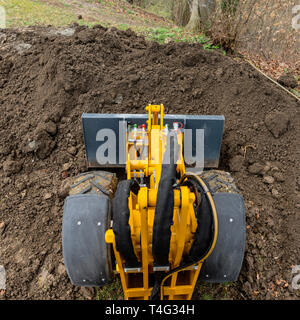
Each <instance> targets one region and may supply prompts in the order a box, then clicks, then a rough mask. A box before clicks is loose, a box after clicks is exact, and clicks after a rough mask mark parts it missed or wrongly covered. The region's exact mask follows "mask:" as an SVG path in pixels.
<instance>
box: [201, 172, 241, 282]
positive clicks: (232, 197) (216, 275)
mask: <svg viewBox="0 0 300 320" xmlns="http://www.w3.org/2000/svg"><path fill="white" fill-rule="evenodd" d="M200 177H201V178H203V180H205V181H206V183H207V185H208V187H209V189H210V190H211V193H212V196H213V199H214V202H215V206H216V209H217V214H218V224H219V227H218V239H217V242H216V246H215V248H214V250H213V252H212V254H211V255H210V256H209V257H208V258H207V259H206V260H205V261H204V264H203V267H202V268H201V271H200V274H199V280H200V281H203V282H210V283H222V282H232V281H236V280H237V279H238V275H239V273H240V270H241V267H242V263H243V258H244V252H245V243H246V217H245V207H244V200H243V197H242V195H241V194H240V192H239V190H238V188H237V187H236V185H235V184H234V179H233V177H232V176H231V174H230V173H228V172H225V171H220V170H210V171H205V172H203V173H202V174H201V175H200Z"/></svg>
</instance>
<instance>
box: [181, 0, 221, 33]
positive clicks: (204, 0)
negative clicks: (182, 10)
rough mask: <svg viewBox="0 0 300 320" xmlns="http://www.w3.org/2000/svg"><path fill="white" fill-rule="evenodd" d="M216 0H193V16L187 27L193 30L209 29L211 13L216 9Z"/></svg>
mask: <svg viewBox="0 0 300 320" xmlns="http://www.w3.org/2000/svg"><path fill="white" fill-rule="evenodd" d="M215 7H216V0H193V3H192V8H191V18H190V21H189V23H188V24H187V26H186V27H187V29H189V30H191V31H200V30H201V31H207V29H208V28H209V27H210V22H211V15H212V13H213V12H214V11H215Z"/></svg>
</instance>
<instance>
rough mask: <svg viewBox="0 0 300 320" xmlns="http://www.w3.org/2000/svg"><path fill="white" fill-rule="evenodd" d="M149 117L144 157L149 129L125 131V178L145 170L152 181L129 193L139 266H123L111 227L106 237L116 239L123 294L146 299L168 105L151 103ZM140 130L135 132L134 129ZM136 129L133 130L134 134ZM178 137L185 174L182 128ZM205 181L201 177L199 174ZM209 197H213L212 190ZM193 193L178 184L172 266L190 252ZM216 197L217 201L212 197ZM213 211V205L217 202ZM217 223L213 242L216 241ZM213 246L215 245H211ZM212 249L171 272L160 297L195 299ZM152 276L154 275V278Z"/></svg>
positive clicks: (180, 169)
mask: <svg viewBox="0 0 300 320" xmlns="http://www.w3.org/2000/svg"><path fill="white" fill-rule="evenodd" d="M146 111H148V120H147V130H146V134H147V136H146V138H147V147H148V154H147V156H146V157H144V158H141V155H139V154H138V151H137V150H141V149H142V147H143V139H146V138H145V133H143V134H141V133H139V131H138V132H137V136H136V137H135V138H136V141H137V142H134V141H133V140H132V139H130V135H131V133H128V134H127V146H126V150H127V163H126V170H127V178H128V179H131V178H134V177H137V178H139V177H140V174H141V172H142V174H143V178H144V179H146V178H147V179H149V185H148V186H149V187H147V186H143V187H141V188H140V190H139V192H138V195H137V196H136V195H134V194H133V193H130V196H129V199H128V206H129V209H130V218H129V225H130V229H131V238H132V243H133V246H134V251H135V254H136V256H137V258H138V260H139V261H140V262H141V271H140V272H138V271H136V272H134V273H131V272H125V269H124V262H125V261H124V259H123V258H122V257H121V255H120V254H119V252H118V251H117V250H116V243H115V235H114V233H113V230H112V229H109V230H107V232H106V234H105V241H106V242H107V243H110V244H112V246H113V250H114V254H115V258H116V271H117V272H118V273H119V274H120V278H121V283H122V287H123V291H124V298H125V299H145V300H148V299H149V297H150V294H151V291H152V287H151V286H150V275H151V274H153V261H154V259H153V256H152V235H153V222H154V215H155V207H156V201H157V198H158V197H159V194H157V189H158V185H159V181H160V177H161V170H162V160H163V154H164V151H165V148H166V138H165V136H164V134H163V131H164V129H165V127H164V125H163V118H164V106H163V105H148V106H147V107H146ZM135 133H136V132H135ZM135 133H134V134H135ZM177 140H178V144H179V146H180V148H179V154H178V161H177V171H178V173H180V176H181V177H182V178H181V179H184V178H186V177H187V174H186V170H185V165H184V159H183V155H182V150H183V133H182V132H181V131H178V132H177ZM198 180H199V182H200V183H201V184H202V183H203V181H202V180H201V179H200V178H198ZM208 196H209V197H210V200H212V198H211V195H210V193H209V192H208ZM195 199H196V197H195V194H194V193H193V192H191V191H190V189H189V188H188V187H185V186H181V187H180V188H179V189H175V190H174V212H173V225H172V226H171V239H170V253H169V262H170V268H171V270H172V269H174V268H176V267H178V266H179V265H180V263H181V260H182V257H183V255H184V254H188V252H189V250H190V248H191V245H192V243H193V240H194V234H195V232H196V228H197V220H196V217H195V212H194V207H193V206H194V202H195ZM212 202H213V201H212ZM213 211H214V214H215V208H213ZM216 234H217V224H216V232H215V238H214V242H213V246H214V245H215V242H216ZM212 249H213V248H212ZM212 249H211V250H210V252H208V254H207V255H206V257H205V258H204V259H202V261H200V262H198V263H197V264H195V266H194V267H193V266H192V267H191V266H190V267H187V268H185V269H184V270H180V271H178V272H175V273H173V274H172V275H170V276H168V277H166V278H165V279H163V282H162V285H164V284H165V283H166V282H167V280H168V278H171V279H170V281H169V282H168V283H167V284H166V285H164V287H163V290H161V298H162V299H191V297H192V294H193V291H194V287H195V284H196V281H197V278H198V275H199V272H200V270H201V267H202V263H203V261H204V260H205V259H206V258H207V257H208V256H209V254H210V253H211V251H212ZM152 282H153V281H152Z"/></svg>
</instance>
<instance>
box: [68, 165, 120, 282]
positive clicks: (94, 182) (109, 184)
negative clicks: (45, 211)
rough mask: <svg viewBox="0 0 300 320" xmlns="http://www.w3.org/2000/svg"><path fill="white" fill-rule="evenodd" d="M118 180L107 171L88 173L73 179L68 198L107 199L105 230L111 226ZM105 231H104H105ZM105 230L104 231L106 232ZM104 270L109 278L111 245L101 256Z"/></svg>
mask: <svg viewBox="0 0 300 320" xmlns="http://www.w3.org/2000/svg"><path fill="white" fill-rule="evenodd" d="M117 184H118V179H117V176H116V174H115V173H112V172H107V171H101V170H99V171H89V172H85V173H82V174H80V175H78V176H76V177H74V180H73V183H72V185H71V186H70V189H69V196H76V195H78V196H80V195H83V194H85V195H87V194H97V195H99V196H106V197H109V202H110V205H109V207H110V208H109V210H108V212H107V215H108V216H107V218H108V224H107V229H108V228H109V227H110V226H111V217H112V216H111V200H112V198H113V196H114V193H115V191H116V187H117ZM107 229H106V230H107ZM106 230H105V231H106ZM102 259H104V261H103V262H104V264H105V265H106V270H108V272H107V274H106V277H105V278H107V279H109V278H111V276H112V274H113V265H114V253H113V248H112V246H111V245H107V252H106V253H105V254H103V255H102Z"/></svg>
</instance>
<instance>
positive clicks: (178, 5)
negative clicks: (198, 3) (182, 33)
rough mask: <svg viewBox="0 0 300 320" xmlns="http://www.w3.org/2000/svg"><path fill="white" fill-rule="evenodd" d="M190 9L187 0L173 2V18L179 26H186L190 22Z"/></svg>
mask: <svg viewBox="0 0 300 320" xmlns="http://www.w3.org/2000/svg"><path fill="white" fill-rule="evenodd" d="M189 18H190V10H189V5H188V1H187V0H174V2H173V4H172V20H173V21H174V22H175V23H176V24H177V25H178V26H185V25H186V24H187V23H188V22H189Z"/></svg>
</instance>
